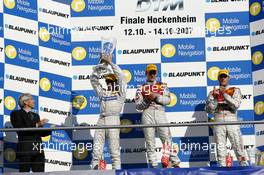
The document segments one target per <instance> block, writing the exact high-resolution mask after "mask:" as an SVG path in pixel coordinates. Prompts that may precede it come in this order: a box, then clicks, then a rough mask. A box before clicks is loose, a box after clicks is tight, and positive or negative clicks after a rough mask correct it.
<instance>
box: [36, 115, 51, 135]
mask: <svg viewBox="0 0 264 175" xmlns="http://www.w3.org/2000/svg"><path fill="white" fill-rule="evenodd" d="M35 119H36V123H37V122H39V121H40V117H39V115H38V114H36V113H35ZM37 133H38V135H39V136H41V137H46V136H49V135H51V131H38V132H37Z"/></svg>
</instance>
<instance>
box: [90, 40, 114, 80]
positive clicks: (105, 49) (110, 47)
mask: <svg viewBox="0 0 264 175" xmlns="http://www.w3.org/2000/svg"><path fill="white" fill-rule="evenodd" d="M115 47H116V39H115V38H111V39H106V38H102V46H101V49H102V50H101V57H100V60H99V63H98V65H97V66H95V67H94V68H93V70H94V71H95V72H97V74H98V75H100V76H104V75H107V74H109V73H110V72H111V69H109V68H108V62H112V54H113V51H114V50H115Z"/></svg>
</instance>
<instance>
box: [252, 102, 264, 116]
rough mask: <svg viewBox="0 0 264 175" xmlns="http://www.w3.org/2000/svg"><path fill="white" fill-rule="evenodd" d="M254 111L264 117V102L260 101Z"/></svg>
mask: <svg viewBox="0 0 264 175" xmlns="http://www.w3.org/2000/svg"><path fill="white" fill-rule="evenodd" d="M254 110H255V113H256V114H257V115H262V114H263V112H264V102H263V101H258V102H257V103H256V104H255V107H254Z"/></svg>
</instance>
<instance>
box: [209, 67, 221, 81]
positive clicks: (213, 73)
mask: <svg viewBox="0 0 264 175" xmlns="http://www.w3.org/2000/svg"><path fill="white" fill-rule="evenodd" d="M219 71H220V68H219V67H211V68H210V69H208V71H207V74H208V78H209V79H210V80H213V81H216V80H218V72H219Z"/></svg>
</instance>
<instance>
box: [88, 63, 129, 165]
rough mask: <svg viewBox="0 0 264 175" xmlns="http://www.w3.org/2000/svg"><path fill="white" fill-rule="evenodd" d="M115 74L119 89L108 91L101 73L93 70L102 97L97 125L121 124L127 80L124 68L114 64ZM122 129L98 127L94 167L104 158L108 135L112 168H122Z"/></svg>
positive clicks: (93, 82) (95, 88) (94, 83)
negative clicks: (100, 76) (101, 81)
mask: <svg viewBox="0 0 264 175" xmlns="http://www.w3.org/2000/svg"><path fill="white" fill-rule="evenodd" d="M111 66H112V69H113V72H114V74H115V75H116V76H117V79H118V80H117V81H118V85H119V90H118V91H117V92H111V91H106V90H105V89H103V88H102V85H101V84H100V82H99V75H98V74H97V73H96V72H93V73H92V75H91V84H92V86H93V88H94V90H95V91H96V93H97V95H98V97H99V98H100V117H99V120H98V122H97V125H98V126H100V125H120V112H121V110H122V107H123V104H124V101H125V98H126V89H125V88H126V80H125V77H124V75H123V73H122V70H121V69H120V68H119V67H118V66H117V65H115V64H112V63H111ZM119 133H120V129H97V130H96V131H95V135H94V145H93V159H92V168H95V167H96V166H97V165H98V163H99V160H101V159H102V158H103V148H104V143H105V139H106V137H108V138H109V149H110V154H111V158H112V168H113V169H121V161H120V143H119V140H120V139H119Z"/></svg>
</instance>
